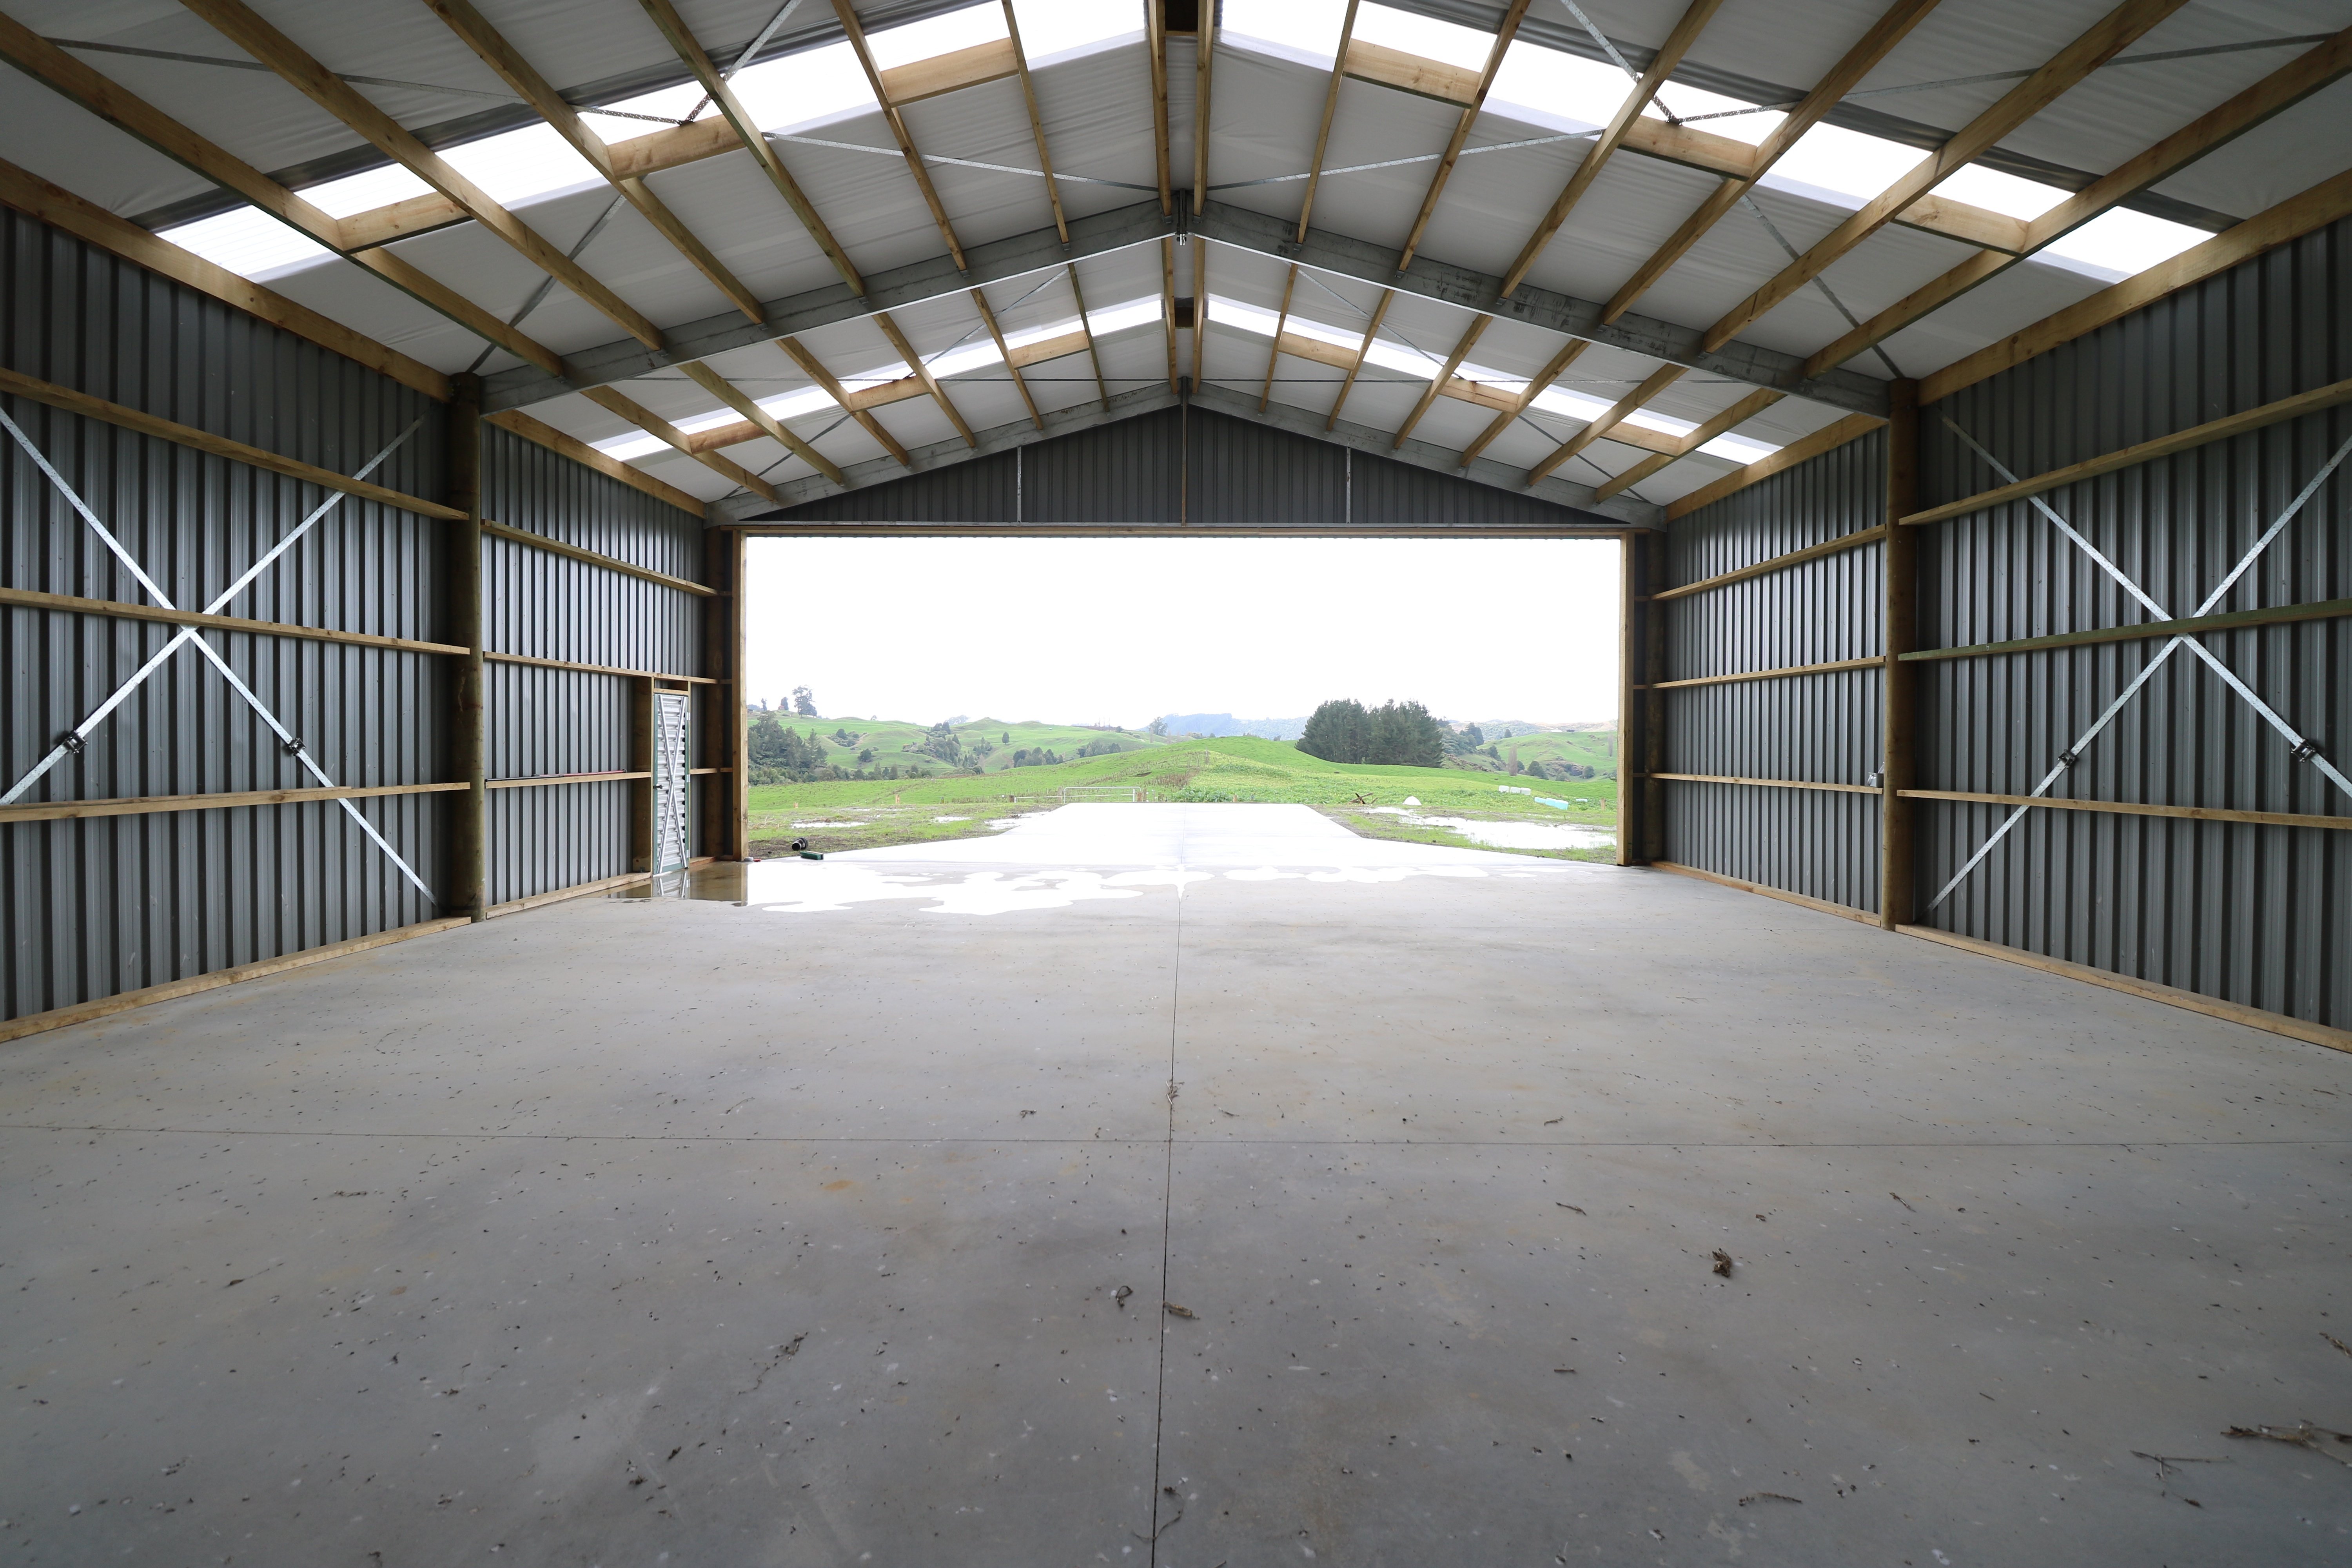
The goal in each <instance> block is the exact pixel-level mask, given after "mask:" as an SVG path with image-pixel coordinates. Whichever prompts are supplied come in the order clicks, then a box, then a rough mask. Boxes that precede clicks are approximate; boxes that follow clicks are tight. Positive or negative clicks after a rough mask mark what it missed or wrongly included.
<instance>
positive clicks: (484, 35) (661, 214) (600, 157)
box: [425, 0, 761, 321]
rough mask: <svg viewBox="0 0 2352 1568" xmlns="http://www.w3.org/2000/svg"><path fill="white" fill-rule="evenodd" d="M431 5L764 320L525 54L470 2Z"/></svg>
mask: <svg viewBox="0 0 2352 1568" xmlns="http://www.w3.org/2000/svg"><path fill="white" fill-rule="evenodd" d="M425 5H426V6H427V7H429V8H430V9H431V10H432V12H433V14H434V15H435V16H438V17H440V18H441V20H442V21H443V22H445V23H446V24H447V25H448V27H449V30H450V31H451V32H453V33H456V34H457V37H459V39H461V40H462V41H463V42H464V43H465V45H466V47H467V48H469V49H471V50H473V51H474V53H475V54H476V55H478V56H479V57H480V58H481V61H482V63H483V64H484V65H486V66H488V67H489V68H490V69H491V70H493V71H495V72H497V73H498V75H499V78H500V79H503V80H504V81H505V82H506V84H507V85H508V86H509V87H511V88H513V89H515V91H516V92H517V93H518V94H520V96H521V98H522V100H523V101H524V102H526V103H528V104H530V106H531V107H532V108H533V109H536V110H539V113H540V117H541V119H543V120H545V121H547V122H548V123H549V124H550V125H551V126H553V127H554V128H555V132H556V134H557V135H559V136H561V137H562V138H563V140H564V141H565V142H567V143H569V144H570V146H571V148H572V151H573V152H575V153H579V154H580V155H581V156H582V157H583V158H584V159H586V160H587V161H588V163H589V165H590V166H591V167H592V168H593V169H594V170H595V171H596V172H597V173H598V174H602V175H604V179H605V181H606V182H607V183H608V184H611V185H612V187H613V188H614V190H615V191H618V192H619V193H620V194H621V196H622V198H623V199H624V200H625V201H626V202H627V203H628V204H629V205H631V206H632V207H635V209H636V210H637V212H638V214H639V215H640V216H643V217H644V218H645V220H646V222H647V223H649V224H651V225H653V226H654V228H655V229H656V231H657V232H659V234H660V235H661V237H663V238H664V239H667V240H668V241H669V242H670V244H671V246H672V247H675V248H676V249H677V253H678V254H679V255H680V256H683V257H684V258H686V259H687V260H688V262H689V263H691V264H692V265H693V267H694V269H695V270H696V271H698V272H699V273H701V274H702V275H703V276H704V277H705V278H707V279H709V280H710V282H711V284H712V286H713V287H715V288H717V289H718V290H719V292H720V293H721V294H723V295H725V296H726V297H727V299H728V300H729V301H730V302H731V303H732V304H733V305H734V307H735V308H736V309H737V310H740V311H742V312H743V314H744V315H745V316H746V317H747V318H749V319H750V320H751V321H759V320H760V319H761V312H760V301H759V299H758V297H757V296H756V295H754V294H753V293H752V292H751V289H747V288H745V287H744V286H743V283H742V281H741V280H740V279H738V278H737V277H736V276H735V274H734V273H733V272H731V271H730V270H729V269H728V268H727V266H726V264H725V263H723V262H721V261H720V260H719V258H718V257H716V256H714V255H712V254H711V252H710V247H709V246H707V245H705V244H703V243H702V241H701V240H699V239H698V238H696V237H695V236H694V233H693V231H692V230H690V229H688V227H687V226H686V225H685V224H684V223H683V222H682V221H680V220H679V218H678V216H677V214H675V213H673V212H671V211H670V210H669V207H668V205H667V204H666V203H664V202H663V201H662V199H661V198H660V197H659V196H657V195H654V193H653V189H652V187H651V186H649V185H647V184H646V182H645V181H644V179H642V178H640V177H635V176H624V175H622V174H620V173H619V172H618V171H617V170H616V169H615V168H614V163H613V155H612V153H611V152H610V151H609V150H608V149H607V148H606V147H605V145H604V139H603V138H602V137H600V136H598V135H597V134H596V133H595V132H593V131H591V130H589V129H588V126H587V124H586V123H585V122H584V121H582V119H581V118H580V111H579V110H576V109H573V108H572V105H571V104H569V103H567V102H565V101H564V99H563V95H562V94H561V93H559V92H557V91H556V90H555V88H554V87H553V86H552V85H551V83H550V82H549V81H548V79H546V78H545V77H543V76H541V74H540V73H539V71H538V70H537V69H536V68H533V67H532V66H531V64H530V61H528V60H526V59H524V58H522V54H521V52H520V50H518V49H517V48H516V47H514V45H513V44H512V43H510V42H509V40H508V39H507V38H506V37H503V36H502V35H500V34H499V31H498V29H497V28H495V27H493V26H490V25H489V23H488V22H487V21H486V20H484V19H483V17H482V14H481V13H480V12H478V11H477V10H475V9H474V7H473V5H471V4H470V3H469V0H425Z"/></svg>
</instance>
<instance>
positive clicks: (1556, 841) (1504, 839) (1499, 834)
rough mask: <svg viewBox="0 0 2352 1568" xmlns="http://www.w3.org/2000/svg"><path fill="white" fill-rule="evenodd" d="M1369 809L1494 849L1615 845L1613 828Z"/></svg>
mask: <svg viewBox="0 0 2352 1568" xmlns="http://www.w3.org/2000/svg"><path fill="white" fill-rule="evenodd" d="M1372 809H1373V810H1374V811H1375V812H1377V813H1379V814H1380V815H1381V816H1393V817H1396V818H1397V819H1399V820H1400V821H1402V822H1405V823H1409V824H1410V825H1412V826H1414V827H1443V828H1445V829H1447V830H1448V831H1449V832H1454V833H1458V834H1460V835H1462V837H1465V838H1467V839H1470V840H1472V841H1473V842H1475V843H1479V844H1485V845H1488V846H1490V847H1494V848H1496V849H1608V848H1611V847H1614V846H1615V845H1616V842H1617V832H1616V830H1615V829H1614V828H1610V827H1592V826H1586V825H1585V824H1583V823H1579V822H1477V821H1474V820H1472V819H1471V818H1469V817H1466V816H1422V815H1421V814H1420V813H1419V812H1414V811H1407V810H1406V809H1405V808H1404V807H1402V806H1400V805H1376V806H1374V807H1372Z"/></svg>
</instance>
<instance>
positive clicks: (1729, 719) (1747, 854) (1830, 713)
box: [1664, 432, 1886, 911]
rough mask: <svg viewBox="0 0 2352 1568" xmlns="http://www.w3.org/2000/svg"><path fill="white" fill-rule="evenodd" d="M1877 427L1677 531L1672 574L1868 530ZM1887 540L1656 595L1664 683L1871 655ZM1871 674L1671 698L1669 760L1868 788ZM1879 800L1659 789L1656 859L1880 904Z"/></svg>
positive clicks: (1876, 752) (1709, 769)
mask: <svg viewBox="0 0 2352 1568" xmlns="http://www.w3.org/2000/svg"><path fill="white" fill-rule="evenodd" d="M1885 473H1886V439H1885V434H1884V433H1883V432H1881V433H1877V434H1874V435H1870V436H1866V437H1863V438H1862V439H1860V440H1857V441H1851V442H1848V443H1847V444H1846V445H1845V446H1843V447H1838V448H1836V449H1835V450H1833V451H1830V452H1826V453H1824V454H1822V456H1821V457H1818V458H1813V459H1812V460H1811V461H1810V462H1807V463H1802V464H1800V465H1799V466H1797V467H1796V468H1790V469H1789V470H1788V471H1787V472H1785V473H1780V474H1776V475H1774V476H1773V477H1772V478H1770V479H1766V480H1764V481H1763V482H1762V483H1760V484H1756V485H1751V486H1749V487H1748V489H1744V490H1740V491H1738V492H1737V493H1735V494H1733V495H1730V496H1727V497H1726V498H1724V499H1723V500H1719V501H1717V502H1716V503H1715V504H1714V505H1712V506H1708V507H1705V508H1702V509H1701V510H1697V511H1696V512H1693V513H1692V514H1691V515H1689V516H1688V517H1685V518H1683V519H1681V520H1679V521H1676V522H1675V523H1674V524H1673V526H1672V527H1671V529H1670V530H1669V531H1668V536H1667V544H1666V576H1667V581H1668V583H1669V584H1681V583H1696V582H1698V581H1700V580H1701V579H1703V578H1706V577H1713V576H1717V575H1719V574H1723V573H1726V572H1734V571H1738V569H1739V568H1741V567H1744V566H1752V565H1754V564H1756V563H1759V562H1761V561H1768V560H1770V559H1771V558H1772V557H1774V556H1777V555H1785V554H1787V553H1789V552H1791V551H1796V550H1801V549H1804V548H1805V547H1806V546H1808V545H1812V544H1820V543H1822V542H1826V541H1829V540H1832V539H1836V538H1838V537H1840V536H1842V535H1844V534H1849V533H1856V532H1859V531H1862V530H1864V529H1867V528H1874V527H1875V526H1877V524H1878V523H1879V521H1881V520H1882V517H1883V515H1884V513H1885V494H1886V479H1885ZM1884 554H1885V552H1884V549H1883V547H1882V546H1880V545H1878V544H1876V543H1871V544H1864V545H1859V546H1857V547H1855V548H1853V549H1852V550H1847V551H1843V552H1837V553H1834V554H1831V555H1826V556H1822V557H1821V558H1819V559H1816V560H1812V561H1807V562H1801V563H1799V564H1797V565H1795V566H1791V567H1789V568H1787V569H1786V570H1783V571H1779V572H1772V573H1768V574H1765V575H1763V576H1760V577H1750V578H1748V579H1747V580H1746V581H1744V582H1739V583H1733V584H1727V585H1725V586H1723V587H1720V588H1713V589H1709V590H1707V591H1706V592H1705V593H1700V594H1693V595H1688V596H1686V597H1684V598H1679V599H1672V600H1668V601H1666V603H1665V605H1664V610H1665V637H1666V679H1669V680H1681V679H1693V678H1696V677H1700V676H1709V675H1730V674H1737V673H1739V672H1743V671H1748V670H1758V669H1781V668H1789V667H1790V666H1792V665H1805V664H1831V663H1835V662H1837V661H1838V660H1841V659H1850V658H1875V657H1877V656H1878V654H1879V652H1880V650H1881V643H1880V630H1881V619H1882V617H1881V611H1880V600H1881V597H1882V594H1883V590H1882V586H1881V581H1882V579H1881V575H1880V574H1881V569H1882V563H1883V560H1884ZM1882 680H1883V678H1882V676H1881V674H1880V672H1879V671H1877V670H1875V669H1859V670H1843V671H1834V672H1830V673H1826V674H1820V675H1803V676H1792V677H1788V678H1785V679H1774V680H1751V681H1740V682H1736V683H1733V684H1728V685H1722V686H1696V687H1685V688H1681V689H1675V690H1670V691H1668V692H1667V693H1666V694H1665V696H1666V730H1665V748H1666V766H1665V769H1664V771H1666V772H1668V773H1710V774H1715V775H1717V776H1719V777H1734V778H1760V779H1792V780H1808V781H1812V782H1817V783H1827V784H1866V783H1867V782H1868V779H1869V775H1870V774H1871V773H1874V772H1876V771H1877V769H1878V766H1879V759H1880V752H1881V745H1882V741H1881V731H1880V722H1879V717H1880V711H1881V701H1882V693H1881V685H1882ZM1878 838H1879V819H1878V799H1877V797H1876V796H1875V795H1853V794H1844V793H1840V792H1835V791H1828V790H1810V789H1792V788H1777V787H1767V786H1761V785H1757V784H1696V783H1690V782H1685V781H1676V782H1674V783H1670V784H1667V785H1666V797H1665V843H1666V858H1668V859H1670V860H1672V861H1675V863H1677V864H1680V865H1685V866H1691V867H1695V868H1697V869H1700V870H1703V871H1712V872H1715V873H1716V874H1717V875H1718V876H1725V877H1735V878H1738V879H1739V880H1741V881H1744V882H1755V883H1759V884H1760V885H1762V886H1765V887H1771V888H1780V889H1784V890H1785V891H1788V892H1792V893H1799V894H1802V895H1803V896H1805V897H1807V898H1811V899H1820V900H1824V901H1826V902H1829V903H1834V904H1843V905H1845V906H1847V907H1849V908H1852V909H1856V910H1870V911H1875V910H1876V909H1877V908H1878V879H1879V872H1878V858H1879V849H1878Z"/></svg>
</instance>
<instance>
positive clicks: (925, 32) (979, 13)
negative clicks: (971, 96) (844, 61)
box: [866, 4, 1113, 71]
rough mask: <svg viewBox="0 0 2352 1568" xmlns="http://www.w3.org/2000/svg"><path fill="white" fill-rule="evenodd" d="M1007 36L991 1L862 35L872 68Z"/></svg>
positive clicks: (893, 66)
mask: <svg viewBox="0 0 2352 1568" xmlns="http://www.w3.org/2000/svg"><path fill="white" fill-rule="evenodd" d="M1102 8H1103V9H1105V10H1110V9H1112V8H1113V7H1111V6H1108V5H1105V6H1103V7H1102ZM1007 36H1008V35H1007V34H1006V32H1005V28H1004V8H1003V6H1002V5H995V4H983V5H967V6H965V7H963V8H962V9H961V10H960V11H950V12H948V13H946V14H945V15H943V16H927V17H925V18H924V19H923V20H921V21H919V22H909V23H908V24H907V25H906V26H903V27H890V28H886V29H885V30H883V31H881V32H878V33H877V32H869V33H867V34H866V47H867V48H868V49H869V50H870V51H872V53H873V56H874V64H875V67H876V68H877V69H879V70H886V71H887V70H895V69H897V68H898V67H900V66H905V65H912V64H914V63H915V62H916V61H917V60H928V59H932V58H936V57H938V56H940V55H950V54H954V53H955V52H956V51H957V50H959V49H969V48H975V47H979V46H980V45H982V44H992V43H994V42H995V41H996V40H997V39H999V38H1002V37H1007Z"/></svg>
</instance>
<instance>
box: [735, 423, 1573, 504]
mask: <svg viewBox="0 0 2352 1568" xmlns="http://www.w3.org/2000/svg"><path fill="white" fill-rule="evenodd" d="M751 521H754V522H816V521H822V522H941V523H955V522H961V523H1005V522H1034V523H1107V524H1118V525H1125V524H1146V525H1149V524H1174V523H1179V522H1187V523H1202V524H1223V525H1233V524H1263V525H1265V526H1267V527H1273V528H1333V529H1344V528H1348V527H1356V528H1378V529H1390V528H1459V529H1464V530H1476V529H1486V528H1497V527H1503V528H1529V529H1535V528H1545V527H1559V526H1561V525H1562V524H1575V525H1580V526H1591V525H1593V524H1595V523H1600V524H1601V525H1603V526H1605V525H1606V524H1607V520H1606V519H1599V518H1595V517H1591V516H1588V515H1586V514H1583V513H1580V512H1575V511H1571V510H1569V509H1567V508H1565V507H1559V506H1555V505H1553V504H1552V503H1551V502H1549V501H1545V500H1536V499H1534V498H1533V497H1530V496H1524V495H1517V494H1514V493H1512V492H1511V491H1508V490H1502V489H1496V488H1495V487H1494V486H1492V485H1483V484H1477V483H1475V482H1473V481H1471V480H1467V479H1457V478H1455V477H1454V475H1451V474H1440V473H1433V472H1431V471H1430V470H1429V469H1427V468H1415V467H1414V466H1412V464H1410V463H1401V462H1397V461H1395V460H1394V459H1392V458H1382V457H1378V456H1375V455H1373V454H1370V453H1365V452H1357V451H1351V450H1349V448H1347V447H1341V446H1338V445H1335V444H1334V443H1331V442H1328V441H1320V440H1318V439H1316V438H1315V437H1311V436H1302V435H1299V434H1297V432H1295V431H1289V430H1280V429H1276V428H1274V427H1272V426H1265V425H1258V424H1255V423H1253V422H1251V421H1249V420H1246V419H1236V418H1234V417H1233V416H1231V415H1227V414H1220V413H1217V412H1215V411H1214V410H1212V409H1206V408H1198V407H1192V408H1160V409H1155V410H1153V411H1151V412H1150V413H1148V414H1139V415H1136V416H1133V417H1131V418H1127V419H1121V420H1119V421H1118V422H1117V423H1115V424H1110V425H1102V426H1096V427H1094V428H1092V429H1088V430H1078V431H1073V432H1072V433H1070V434H1069V435H1066V436H1056V437H1052V438H1050V439H1047V440H1044V441H1039V442H1037V443H1036V444H1034V445H1033V446H1029V447H1022V448H1020V449H1019V450H1017V451H1013V452H1001V453H997V454H995V455H993V456H991V457H986V458H975V459H973V460H972V461H971V462H967V463H960V464H957V465H955V466H954V467H951V468H940V469H938V470H935V471H933V472H931V473H927V474H909V475H908V476H907V477H906V478H904V479H892V480H889V481H888V482H887V483H883V484H878V485H870V486H867V487H866V488H865V489H856V490H851V491H849V492H848V493H846V494H844V495H839V496H833V497H828V498H827V499H825V500H814V501H809V502H806V503H804V504H803V505H801V506H797V507H793V508H790V509H788V510H782V511H778V512H773V513H771V514H768V515H766V516H762V517H758V518H754V519H751Z"/></svg>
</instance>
